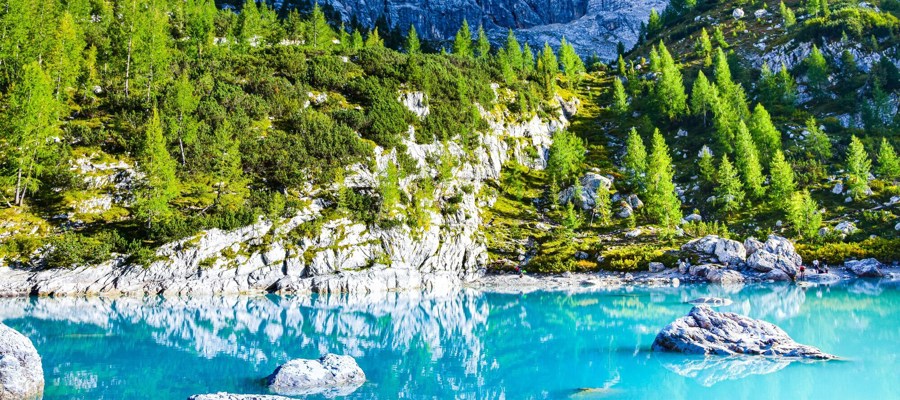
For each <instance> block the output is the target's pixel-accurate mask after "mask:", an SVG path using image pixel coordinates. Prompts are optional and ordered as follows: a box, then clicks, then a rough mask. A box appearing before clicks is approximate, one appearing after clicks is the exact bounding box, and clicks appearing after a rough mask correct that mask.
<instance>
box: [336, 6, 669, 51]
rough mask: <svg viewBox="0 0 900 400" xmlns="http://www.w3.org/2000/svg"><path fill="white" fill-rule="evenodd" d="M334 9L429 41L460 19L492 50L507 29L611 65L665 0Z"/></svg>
mask: <svg viewBox="0 0 900 400" xmlns="http://www.w3.org/2000/svg"><path fill="white" fill-rule="evenodd" d="M320 3H321V4H323V5H327V6H326V8H331V7H333V8H334V10H335V11H336V12H337V14H339V15H340V16H341V18H342V19H343V20H344V21H345V22H347V23H348V24H349V23H350V22H351V21H354V20H355V21H358V22H359V23H360V24H362V25H363V26H365V27H367V28H373V27H374V26H375V25H376V23H377V22H378V20H379V19H382V20H383V21H385V22H386V23H387V25H388V26H390V27H392V28H395V29H399V30H400V31H402V32H406V31H407V30H409V27H410V25H414V26H415V27H416V31H417V32H419V36H420V37H422V38H423V39H425V40H428V41H436V42H447V41H451V40H453V37H454V36H455V35H456V32H457V30H459V27H460V26H461V25H462V22H463V19H465V20H466V21H468V23H469V25H470V26H471V27H472V32H473V33H474V32H475V31H477V27H478V26H479V25H482V26H484V29H485V31H486V32H487V34H488V36H489V37H490V39H491V41H492V42H493V43H494V44H496V45H503V44H505V43H506V35H507V32H508V30H509V29H513V30H515V32H516V35H517V36H518V38H519V40H520V41H522V42H527V43H529V44H530V45H531V47H532V48H541V47H543V45H544V42H549V43H550V44H551V45H553V46H554V47H555V46H556V45H558V44H559V43H560V41H561V40H562V38H563V37H565V38H566V40H567V41H569V42H570V43H572V44H573V45H574V46H575V48H576V50H577V51H578V52H579V53H581V54H582V55H583V56H585V57H587V56H590V55H591V54H593V53H596V54H597V55H599V56H600V57H601V58H603V59H606V60H612V59H614V58H615V56H616V45H617V43H619V42H620V41H621V42H622V43H623V44H624V45H625V46H626V47H627V48H631V47H632V46H634V44H635V43H637V41H638V35H639V33H640V27H641V24H642V23H646V22H647V20H648V18H649V16H650V9H651V8H655V9H656V10H657V11H659V12H660V13H662V11H663V10H664V9H665V8H666V6H667V5H668V4H669V2H668V1H665V0H644V1H638V0H602V1H594V0H488V1H475V0H463V1H446V0H437V1H428V2H421V1H414V0H386V1H377V2H373V1H364V0H323V1H320Z"/></svg>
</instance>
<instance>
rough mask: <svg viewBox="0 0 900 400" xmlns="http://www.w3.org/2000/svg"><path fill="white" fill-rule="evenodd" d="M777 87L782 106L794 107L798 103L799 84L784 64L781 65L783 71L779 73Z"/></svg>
mask: <svg viewBox="0 0 900 400" xmlns="http://www.w3.org/2000/svg"><path fill="white" fill-rule="evenodd" d="M777 87H778V93H779V97H780V100H781V104H782V105H785V106H787V107H793V106H794V103H796V101H797V84H796V82H794V77H793V76H791V73H790V72H788V70H787V66H786V65H784V63H782V64H781V70H780V71H779V72H778V78H777Z"/></svg>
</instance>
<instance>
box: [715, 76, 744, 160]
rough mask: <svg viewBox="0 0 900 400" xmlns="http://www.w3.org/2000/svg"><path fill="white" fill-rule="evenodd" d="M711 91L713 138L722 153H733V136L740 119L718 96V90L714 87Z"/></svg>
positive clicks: (730, 106) (727, 103)
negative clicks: (713, 94) (712, 95)
mask: <svg viewBox="0 0 900 400" xmlns="http://www.w3.org/2000/svg"><path fill="white" fill-rule="evenodd" d="M713 89H715V91H714V92H713V93H715V94H716V97H715V99H714V101H713V102H712V104H711V109H712V112H713V127H714V128H715V131H714V132H713V136H714V137H715V138H716V141H717V142H718V144H719V147H720V148H721V149H722V150H723V152H725V153H731V152H733V151H734V136H735V131H736V130H737V124H738V121H740V117H739V116H738V113H737V111H735V109H734V107H733V106H732V105H731V103H730V102H728V101H727V100H726V99H724V98H722V96H720V95H718V94H719V92H718V89H716V88H715V87H714V88H713Z"/></svg>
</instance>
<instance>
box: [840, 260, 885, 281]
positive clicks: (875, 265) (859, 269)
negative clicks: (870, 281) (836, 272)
mask: <svg viewBox="0 0 900 400" xmlns="http://www.w3.org/2000/svg"><path fill="white" fill-rule="evenodd" d="M844 266H845V267H847V269H849V270H850V272H853V274H854V275H856V276H858V277H860V278H881V277H883V276H884V272H882V271H881V268H883V267H884V264H882V263H881V262H879V261H878V260H876V259H874V258H867V259H865V260H860V261H847V262H846V263H844Z"/></svg>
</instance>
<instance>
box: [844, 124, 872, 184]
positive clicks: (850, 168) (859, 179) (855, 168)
mask: <svg viewBox="0 0 900 400" xmlns="http://www.w3.org/2000/svg"><path fill="white" fill-rule="evenodd" d="M871 169H872V161H870V160H869V155H868V154H867V153H866V149H865V147H863V144H862V142H861V141H860V140H859V139H858V138H857V137H856V136H853V137H851V138H850V147H849V148H848V149H847V187H848V188H849V191H850V194H851V195H852V196H853V198H854V199H855V200H859V199H862V198H865V197H867V196H868V195H869V193H870V189H869V172H870V170H871Z"/></svg>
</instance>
